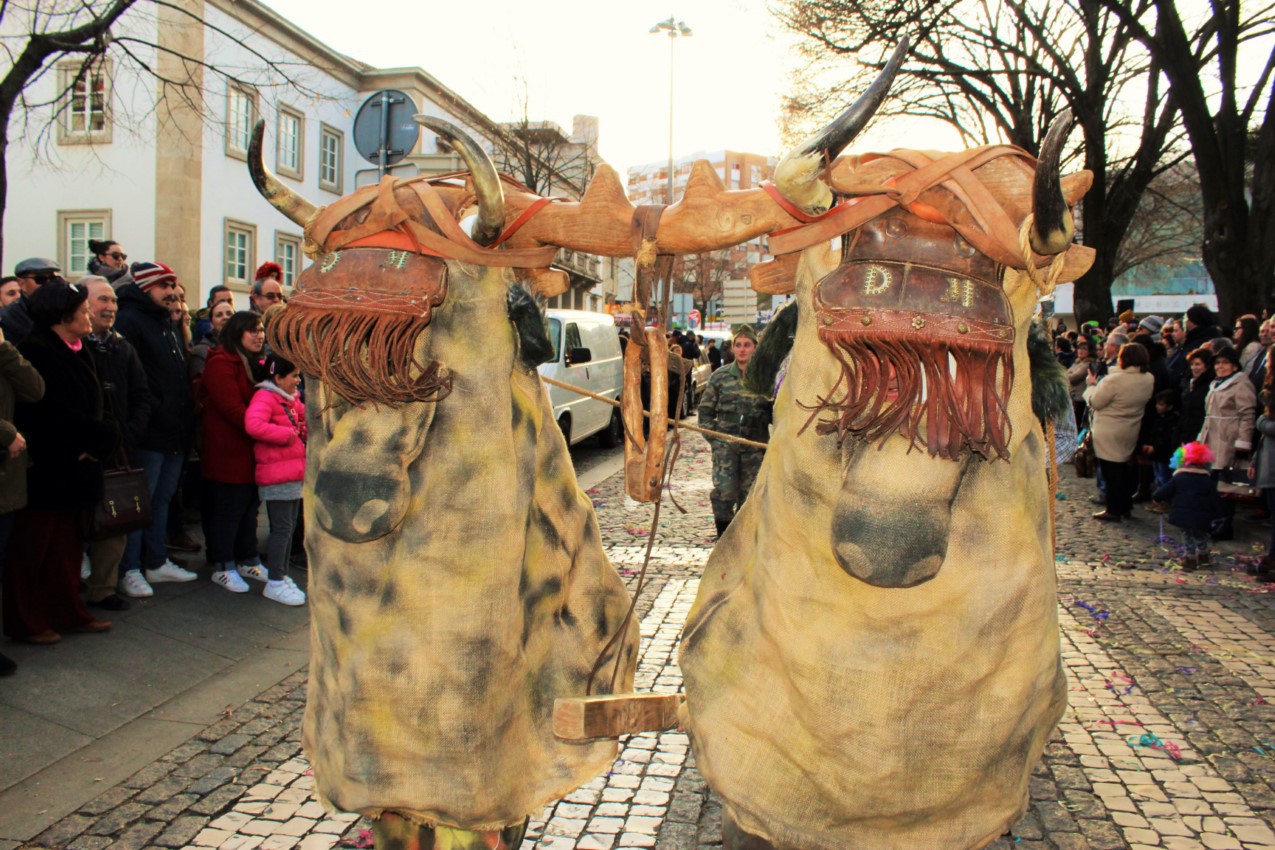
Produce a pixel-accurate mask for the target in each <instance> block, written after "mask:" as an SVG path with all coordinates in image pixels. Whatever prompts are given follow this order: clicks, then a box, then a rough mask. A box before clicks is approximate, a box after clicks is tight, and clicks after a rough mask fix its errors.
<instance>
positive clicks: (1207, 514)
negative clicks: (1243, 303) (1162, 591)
mask: <svg viewBox="0 0 1275 850" xmlns="http://www.w3.org/2000/svg"><path fill="white" fill-rule="evenodd" d="M1212 462H1213V453H1212V452H1211V451H1210V450H1209V447H1208V446H1206V445H1205V444H1203V443H1197V442H1191V443H1187V444H1186V445H1185V446H1182V447H1181V448H1180V449H1178V450H1177V452H1175V453H1174V455H1173V465H1174V466H1176V468H1177V470H1176V471H1175V472H1174V473H1173V476H1172V477H1171V478H1170V479H1169V483H1168V484H1165V485H1164V486H1163V487H1161V488H1159V489H1158V490H1156V491H1155V500H1156V501H1157V502H1170V503H1171V504H1172V507H1171V508H1170V509H1169V523H1170V524H1171V525H1176V526H1177V527H1178V528H1180V529H1182V569H1184V570H1194V569H1196V568H1197V567H1199V566H1200V565H1208V563H1209V532H1210V529H1211V528H1212V526H1213V521H1214V520H1216V519H1218V518H1219V517H1221V516H1222V500H1221V499H1220V498H1219V497H1218V494H1217V481H1216V480H1214V478H1213V475H1212V474H1211V472H1210V470H1209V466H1210V464H1212Z"/></svg>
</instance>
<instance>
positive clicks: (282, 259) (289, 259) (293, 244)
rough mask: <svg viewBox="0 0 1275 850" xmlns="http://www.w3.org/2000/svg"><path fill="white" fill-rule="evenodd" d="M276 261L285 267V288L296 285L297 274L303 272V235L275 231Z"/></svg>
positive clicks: (281, 266)
mask: <svg viewBox="0 0 1275 850" xmlns="http://www.w3.org/2000/svg"><path fill="white" fill-rule="evenodd" d="M274 261H275V262H276V263H278V264H279V268H281V269H283V281H282V282H283V288H284V289H291V288H292V287H294V286H296V285H297V275H299V274H300V273H301V237H300V236H293V235H291V234H288V233H275V235H274Z"/></svg>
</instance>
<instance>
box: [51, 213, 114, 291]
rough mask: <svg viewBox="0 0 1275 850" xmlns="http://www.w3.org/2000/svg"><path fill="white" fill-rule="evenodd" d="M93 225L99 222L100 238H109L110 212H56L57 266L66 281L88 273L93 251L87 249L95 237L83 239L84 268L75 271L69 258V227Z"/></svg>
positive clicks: (70, 257)
mask: <svg viewBox="0 0 1275 850" xmlns="http://www.w3.org/2000/svg"><path fill="white" fill-rule="evenodd" d="M81 222H83V223H89V224H91V223H95V222H100V223H101V225H102V238H103V239H110V238H111V210H108V209H99V210H58V264H59V265H60V266H62V269H63V272H62V274H63V276H65V277H66V279H67V280H70V281H74V280H78V279H79V278H81V277H83V276H84V275H86V274H88V273H89V270H88V263H89V260H91V259H92V258H93V251H92V250H91V249H90V248H89V246H88V243H89V240H90V239H92V238H95V237H92V236H88V235H86V236H85V238H84V268H83V269H76V268H75V267H74V265H73V263H72V256H71V233H70V230H71V225H72V224H76V223H81Z"/></svg>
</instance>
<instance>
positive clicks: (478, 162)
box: [412, 115, 505, 245]
mask: <svg viewBox="0 0 1275 850" xmlns="http://www.w3.org/2000/svg"><path fill="white" fill-rule="evenodd" d="M412 120H413V121H415V122H416V123H417V124H420V125H421V126H422V127H426V128H428V129H430V130H433V131H434V133H436V134H437V135H438V136H440V137H441V138H443V139H444V140H445V141H446V142H447V143H448V144H450V145H451V146H452V148H453V149H454V150H455V151H456V153H458V154H460V158H461V159H463V160H464V161H465V165H466V166H468V167H469V177H470V182H471V183H472V184H473V187H474V195H475V197H477V199H478V223H477V225H476V226H475V228H474V233H473V239H474V241H475V242H477V243H478V244H479V245H490V244H491V243H492V242H495V241H496V240H497V239H498V238H499V237H500V234H501V232H502V231H503V230H504V229H505V190H504V187H502V186H501V184H500V175H499V174H497V173H496V166H495V164H493V163H492V161H491V157H490V156H488V154H487V151H485V150H483V149H482V148H481V147H479V146H478V143H477V142H475V141H474V140H473V139H472V138H470V137H469V135H468V134H467V133H466V132H465V131H464V130H462V129H460V128H459V127H457V126H456V125H455V124H453V123H451V122H450V121H446V120H444V119H442V118H435V117H434V116H432V115H414V116H412Z"/></svg>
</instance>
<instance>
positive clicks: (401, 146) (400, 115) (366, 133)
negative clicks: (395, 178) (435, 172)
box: [354, 89, 421, 166]
mask: <svg viewBox="0 0 1275 850" xmlns="http://www.w3.org/2000/svg"><path fill="white" fill-rule="evenodd" d="M416 111H417V110H416V104H415V102H413V101H412V99H411V98H410V97H408V96H407V95H406V94H404V93H403V92H401V91H398V90H397V89H385V90H384V91H379V92H377V93H376V94H374V95H372V96H371V97H369V98H368V99H367V100H365V101H363V105H362V106H360V107H359V111H358V114H357V115H355V116H354V148H355V150H357V151H358V152H359V153H360V154H362V155H363V158H364V159H366V160H367V161H368V162H370V163H372V164H373V165H385V166H390V165H393V164H394V163H396V162H398V161H399V160H401V159H402V158H403V157H405V156H407V155H408V153H410V152H411V150H412V148H414V147H415V146H416V139H417V138H418V137H419V136H420V132H421V128H420V125H419V124H417V123H416V122H415V121H413V120H412V117H413V116H414V115H416ZM382 149H384V154H385V156H384V159H385V161H384V162H382V161H381V158H382Z"/></svg>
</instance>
